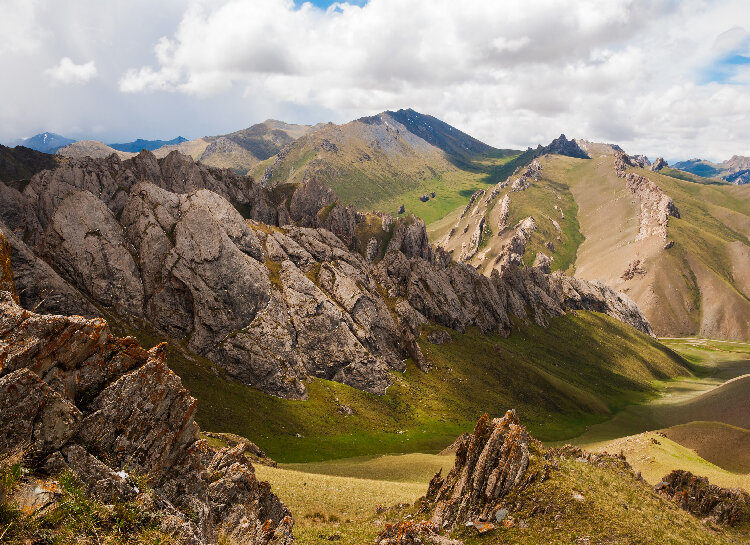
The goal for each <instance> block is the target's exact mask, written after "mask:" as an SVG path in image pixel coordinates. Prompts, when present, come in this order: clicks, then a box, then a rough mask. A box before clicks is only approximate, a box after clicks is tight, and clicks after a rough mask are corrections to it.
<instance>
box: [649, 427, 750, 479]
mask: <svg viewBox="0 0 750 545" xmlns="http://www.w3.org/2000/svg"><path fill="white" fill-rule="evenodd" d="M661 431H662V433H664V434H665V435H666V436H667V437H668V438H669V439H671V440H672V441H674V442H675V443H678V444H680V445H682V446H683V447H686V448H689V449H691V450H694V451H695V452H696V454H698V455H699V456H700V457H701V458H703V459H704V460H707V461H709V462H711V463H713V464H716V465H717V466H719V467H721V468H723V469H726V470H727V471H731V472H734V473H743V474H750V455H749V453H750V431H748V430H746V429H744V428H738V427H736V426H730V425H729V424H724V423H722V422H700V421H698V422H690V423H688V424H680V425H679V426H673V427H671V428H666V429H664V430H661ZM748 484H750V475H749V476H748ZM745 487H746V488H748V489H749V490H750V487H748V486H747V485H745Z"/></svg>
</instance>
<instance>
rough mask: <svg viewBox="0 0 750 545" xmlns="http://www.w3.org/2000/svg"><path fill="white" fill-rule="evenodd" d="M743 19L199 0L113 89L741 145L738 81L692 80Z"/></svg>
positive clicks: (554, 8)
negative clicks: (236, 94) (408, 110)
mask: <svg viewBox="0 0 750 545" xmlns="http://www.w3.org/2000/svg"><path fill="white" fill-rule="evenodd" d="M744 16H747V17H746V18H747V19H748V20H750V6H748V4H747V3H746V2H742V1H739V0H726V1H724V2H717V3H713V4H712V3H707V2H703V1H700V0H687V1H683V2H677V1H675V0H606V1H597V0H584V1H580V2H575V3H572V4H571V3H560V2H557V1H555V0H523V1H520V0H517V1H507V2H496V1H494V0H487V1H480V0H475V1H467V2H455V1H454V0H412V1H410V2H403V1H401V0H371V1H370V2H369V3H368V4H366V5H364V6H357V5H350V4H338V5H337V6H336V7H335V8H331V9H328V10H327V11H323V10H320V9H316V8H314V7H313V6H312V5H310V4H303V5H302V6H301V7H298V6H296V5H295V4H294V3H293V2H292V0H224V1H211V2H209V1H205V0H204V1H198V0H196V1H193V2H192V3H191V4H190V6H189V7H188V9H187V10H186V11H185V13H184V15H183V17H182V19H181V21H180V24H179V25H178V27H177V28H176V31H175V32H174V34H173V35H171V36H169V37H165V38H162V39H161V40H160V41H159V42H158V43H157V45H156V47H155V61H156V64H155V65H150V66H144V67H140V68H135V69H131V70H129V71H127V72H126V73H125V74H124V76H123V77H122V78H121V80H120V83H119V86H120V89H121V90H122V91H125V92H129V93H138V92H144V91H155V90H160V91H164V90H168V91H173V92H178V93H184V94H186V95H188V96H197V97H201V96H211V95H216V94H221V93H225V92H227V91H228V90H229V89H232V88H233V87H239V88H242V89H243V90H244V95H245V96H246V97H248V99H249V100H251V99H252V98H253V97H257V96H270V97H273V99H274V100H276V101H279V102H284V103H291V104H295V105H298V106H299V107H307V108H313V109H314V108H320V109H324V110H326V111H334V112H339V114H340V115H341V116H342V117H343V118H346V117H347V116H351V117H354V116H358V115H364V114H367V113H372V112H376V111H379V110H383V109H387V108H395V107H400V106H413V107H415V108H417V109H421V110H423V111H426V112H428V113H432V114H434V115H437V116H439V117H443V118H445V119H447V120H451V119H453V120H458V121H460V127H461V128H463V129H465V130H468V131H469V132H471V133H472V134H475V135H476V136H478V137H480V138H483V139H485V140H486V141H489V142H490V143H492V144H495V145H503V146H511V145H513V146H524V145H534V144H536V143H537V142H538V141H539V140H538V139H540V138H541V139H542V140H543V141H544V140H548V139H550V138H552V137H554V136H555V135H557V134H559V132H561V131H565V132H566V133H568V134H569V135H571V136H582V137H587V138H596V139H604V140H612V141H614V140H619V141H621V142H623V144H631V146H632V147H634V148H636V149H635V150H634V151H639V152H640V151H646V152H649V153H652V154H653V153H661V154H667V155H670V154H672V155H670V156H676V155H680V154H685V153H695V152H698V151H700V149H701V146H702V149H703V150H708V149H711V150H714V149H719V148H726V150H727V151H726V152H725V153H728V152H729V148H730V147H731V146H734V147H733V149H734V150H737V148H738V147H741V144H740V143H738V142H737V141H736V140H733V141H732V142H730V141H728V140H727V139H728V138H730V131H728V130H727V129H726V123H728V122H731V123H732V124H733V129H732V131H731V137H732V138H736V137H737V135H738V134H739V135H741V137H742V138H744V140H743V141H744V142H747V141H750V117H748V116H750V114H749V113H748V112H749V111H750V110H748V109H747V106H748V93H747V89H746V88H745V87H744V86H738V85H735V86H734V88H727V87H728V86H725V85H719V86H716V85H707V86H706V85H699V82H698V80H699V78H700V76H699V73H700V71H701V70H704V69H705V68H706V67H707V66H710V63H711V62H713V61H714V60H715V59H716V58H717V57H718V56H719V55H721V54H724V52H726V51H727V48H731V47H735V46H736V44H738V43H740V42H742V40H744V36H745V35H746V33H745V30H744V29H742V28H739V27H736V26H735V25H734V21H738V20H742V19H743V18H744ZM742 81H743V79H742V78H741V77H740V72H739V71H738V75H737V77H735V79H734V81H733V83H735V84H736V83H737V82H740V83H741V82H742ZM689 112H692V114H690V113H689ZM670 126H676V127H683V130H684V131H685V133H684V134H685V136H683V133H680V132H679V131H673V130H671V128H670ZM689 131H693V132H695V131H699V132H700V131H702V132H703V134H706V135H711V138H715V139H716V140H715V141H714V142H712V143H710V144H709V143H707V142H702V141H696V140H695V139H694V138H693V137H692V136H690V137H688V136H686V135H687V133H688V132H689ZM737 151H738V152H742V151H750V150H743V149H739V150H737Z"/></svg>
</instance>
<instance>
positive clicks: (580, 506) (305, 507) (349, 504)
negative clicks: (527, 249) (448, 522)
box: [257, 439, 747, 545]
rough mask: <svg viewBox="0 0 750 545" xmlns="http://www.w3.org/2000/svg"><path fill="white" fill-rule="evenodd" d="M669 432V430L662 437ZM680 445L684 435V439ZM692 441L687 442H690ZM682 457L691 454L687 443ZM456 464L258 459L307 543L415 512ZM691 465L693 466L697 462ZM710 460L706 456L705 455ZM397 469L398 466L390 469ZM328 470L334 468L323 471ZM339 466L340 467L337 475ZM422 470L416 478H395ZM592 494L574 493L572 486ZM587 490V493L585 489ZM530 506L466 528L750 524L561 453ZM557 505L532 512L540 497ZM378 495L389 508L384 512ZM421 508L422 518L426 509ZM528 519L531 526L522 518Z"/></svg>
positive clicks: (511, 535) (730, 536)
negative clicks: (500, 520) (704, 515)
mask: <svg viewBox="0 0 750 545" xmlns="http://www.w3.org/2000/svg"><path fill="white" fill-rule="evenodd" d="M668 441H669V440H666V439H664V440H663V442H662V445H664V444H665V443H666V442H668ZM677 449H678V450H677V451H675V452H678V451H679V445H677ZM683 451H684V449H683ZM680 454H681V456H680V460H682V461H687V459H688V458H689V455H685V452H680ZM451 465H452V460H451V457H446V456H437V455H420V456H419V457H418V458H417V457H415V456H399V457H392V456H391V457H381V458H375V459H366V460H342V461H339V462H328V463H325V464H319V463H318V464H301V465H295V466H293V468H294V469H293V470H292V468H291V467H289V466H287V467H282V468H278V469H274V468H268V467H258V468H257V474H258V477H259V478H261V479H263V480H267V481H268V482H270V483H271V487H272V490H273V491H274V492H275V493H277V494H278V495H279V497H280V498H281V499H282V500H283V501H284V502H285V503H286V504H287V505H288V506H289V507H290V509H291V510H292V512H293V514H294V517H295V530H294V532H295V537H296V540H297V543H299V544H300V545H308V544H315V543H329V542H330V541H333V540H335V541H336V542H338V543H341V544H342V545H361V544H362V543H372V542H374V540H375V536H376V535H377V533H378V532H379V531H380V530H381V529H382V527H383V524H384V523H386V522H388V521H394V520H400V519H403V518H404V516H405V515H413V516H414V511H415V510H414V508H413V507H409V506H408V505H407V506H404V507H400V508H399V507H396V504H404V503H405V504H413V503H414V502H415V501H416V500H417V499H418V498H419V497H421V496H422V495H424V493H425V492H426V490H427V483H428V482H429V478H430V477H431V474H430V472H431V471H432V470H437V469H439V468H443V473H445V472H446V471H447V469H448V468H449V467H451ZM688 467H694V466H693V465H688ZM698 467H703V465H700V464H699V465H698ZM388 469H390V473H388V472H387V470H388ZM322 472H325V473H322ZM330 473H336V474H337V475H335V476H332V475H330ZM402 475H415V476H416V479H415V480H410V481H407V482H405V481H404V480H400V481H399V480H396V479H397V478H398V476H402ZM574 493H576V494H579V495H580V496H582V497H583V500H582V501H575V500H573V494H574ZM580 496H579V497H580ZM521 499H523V500H525V501H524V504H525V507H524V508H522V509H521V510H520V511H519V510H512V516H513V517H514V519H515V521H516V524H515V525H514V526H513V527H511V528H502V529H498V530H495V531H494V532H491V533H489V534H487V535H485V536H482V537H478V536H476V533H475V532H474V531H472V530H461V529H460V530H458V534H459V536H457V537H461V538H462V539H464V540H465V542H466V543H467V544H482V545H491V544H492V545H494V544H499V543H518V544H524V545H525V544H542V543H544V544H546V543H559V544H569V543H643V544H645V543H672V544H685V545H688V544H696V543H703V544H709V543H733V542H736V543H744V541H741V540H742V539H743V538H744V539H746V533H747V529H742V530H740V531H739V532H738V531H734V530H720V531H715V530H710V529H708V528H707V527H706V525H704V524H702V523H701V522H700V521H699V520H698V519H697V518H695V517H692V516H691V515H689V514H688V513H686V512H684V511H682V510H680V509H678V508H677V507H676V506H675V505H674V504H672V503H670V502H666V501H664V500H663V499H661V498H660V497H658V496H656V495H655V494H653V493H652V492H651V488H650V485H648V484H646V483H643V482H638V481H637V480H636V479H635V478H634V477H633V476H632V475H630V474H628V473H625V472H622V471H620V470H618V469H615V468H608V467H597V466H595V465H593V464H584V463H579V462H576V461H573V460H562V461H560V462H559V463H558V467H557V469H555V470H553V471H552V472H551V478H550V479H548V480H547V481H545V482H544V483H537V484H535V485H533V486H532V487H531V488H530V489H529V490H528V491H527V492H526V493H524V494H523V495H522V498H521ZM537 504H541V505H542V506H545V507H549V511H548V512H547V513H546V514H545V513H543V512H538V513H536V514H534V515H531V514H530V512H529V511H530V508H531V506H533V505H537ZM378 505H382V506H383V507H386V508H387V509H386V510H384V511H382V512H376V508H377V507H378ZM424 516H425V515H424V514H416V516H415V518H416V520H420V519H422V518H423V517H424ZM521 520H523V521H525V523H526V524H527V527H525V528H523V527H520V525H519V524H518V523H519V522H520V521H521Z"/></svg>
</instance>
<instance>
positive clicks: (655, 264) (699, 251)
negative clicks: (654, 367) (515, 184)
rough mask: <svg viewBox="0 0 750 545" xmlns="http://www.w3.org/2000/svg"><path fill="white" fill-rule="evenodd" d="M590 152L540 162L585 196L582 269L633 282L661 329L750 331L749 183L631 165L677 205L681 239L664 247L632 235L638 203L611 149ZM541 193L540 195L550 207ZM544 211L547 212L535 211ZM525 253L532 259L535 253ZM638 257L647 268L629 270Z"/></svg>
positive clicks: (675, 225)
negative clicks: (749, 264)
mask: <svg viewBox="0 0 750 545" xmlns="http://www.w3.org/2000/svg"><path fill="white" fill-rule="evenodd" d="M592 157H593V158H592V159H591V160H580V159H571V158H567V157H561V156H548V157H547V161H546V163H545V168H544V170H543V176H544V178H546V179H547V180H549V182H554V183H556V184H558V185H560V186H561V187H563V188H570V191H572V193H573V195H574V196H575V201H576V203H577V205H578V214H579V218H578V219H579V222H580V231H581V232H582V233H583V236H584V237H585V240H584V241H583V242H582V243H581V244H580V247H579V248H578V253H577V255H576V264H575V271H576V274H579V275H581V276H582V277H583V278H587V279H594V278H596V279H601V280H603V281H604V282H605V283H607V284H609V285H610V286H611V287H613V288H615V289H618V290H624V291H626V292H627V293H628V294H629V295H630V296H631V297H632V298H633V299H634V300H635V301H636V302H637V303H638V304H639V305H642V308H643V310H644V312H645V313H646V315H647V316H648V317H649V318H650V320H651V321H652V324H653V325H654V326H655V327H656V328H657V330H658V331H659V333H660V334H696V333H699V332H700V333H701V334H704V335H707V336H712V337H731V338H745V337H746V336H747V335H748V333H749V331H748V326H747V324H748V323H750V300H749V299H748V296H747V293H746V291H747V289H746V287H745V288H743V286H746V285H747V280H746V277H747V274H746V273H744V272H743V270H742V269H743V268H744V266H743V263H744V261H743V258H741V257H740V256H741V255H743V248H747V247H748V246H749V245H750V240H749V238H750V189H748V188H745V187H741V186H739V187H738V186H734V185H731V184H723V183H717V182H716V181H715V180H709V179H705V178H700V177H698V176H694V175H686V176H682V175H680V176H681V177H680V178H676V177H673V176H671V175H669V174H674V173H673V171H671V170H664V171H662V172H659V173H653V172H650V171H645V170H642V169H631V170H633V171H636V172H638V173H640V174H642V175H645V176H647V177H648V178H650V179H651V180H653V181H654V182H655V183H656V184H657V185H658V186H659V187H660V188H661V189H662V190H663V191H664V192H665V193H667V194H668V195H669V196H670V197H672V198H673V200H674V202H675V204H676V205H677V207H678V208H679V210H680V216H681V217H680V218H670V220H669V227H668V232H669V236H670V239H672V240H673V241H674V243H675V244H674V247H673V248H672V249H670V250H668V251H667V250H664V249H663V248H662V244H658V243H657V242H658V241H657V242H653V241H651V240H649V239H647V240H644V241H639V242H635V243H634V242H633V241H634V240H635V235H636V234H637V231H638V216H639V210H638V208H637V206H636V205H635V202H634V200H633V198H632V195H630V193H629V192H628V191H627V189H626V188H625V187H624V184H623V182H622V180H621V179H619V178H617V177H616V176H614V167H613V156H612V155H606V154H604V155H602V154H594V155H592ZM683 178H684V179H683ZM549 182H548V183H549ZM512 197H513V196H511V201H512ZM543 200H544V199H543V198H540V197H537V198H536V199H535V202H539V203H542V204H541V205H540V207H543V206H544V204H543ZM544 213H546V214H548V215H549V211H546V210H544V209H542V210H539V211H537V215H542V214H544ZM536 217H537V216H535V218H536ZM532 250H533V246H532ZM534 253H535V252H534ZM526 259H527V261H528V262H531V261H532V260H533V255H531V253H529V255H527V256H526ZM635 259H641V260H642V262H643V263H644V268H645V270H646V275H645V276H636V278H634V279H632V280H625V279H622V278H621V275H622V273H623V272H624V271H625V269H626V268H627V267H628V265H629V264H630V263H631V262H632V261H634V260H635ZM743 289H744V290H745V292H743Z"/></svg>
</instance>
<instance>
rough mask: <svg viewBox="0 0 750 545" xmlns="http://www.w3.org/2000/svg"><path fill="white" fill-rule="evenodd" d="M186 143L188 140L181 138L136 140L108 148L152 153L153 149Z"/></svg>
mask: <svg viewBox="0 0 750 545" xmlns="http://www.w3.org/2000/svg"><path fill="white" fill-rule="evenodd" d="M187 141H188V139H187V138H184V137H182V136H178V137H177V138H172V140H144V139H143V138H138V139H136V140H133V141H132V142H125V143H123V144H109V147H110V148H112V149H116V150H117V151H127V152H130V153H138V152H139V151H141V150H142V149H147V150H149V151H154V150H155V149H158V148H160V147H162V146H173V145H177V144H182V143H183V142H187Z"/></svg>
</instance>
